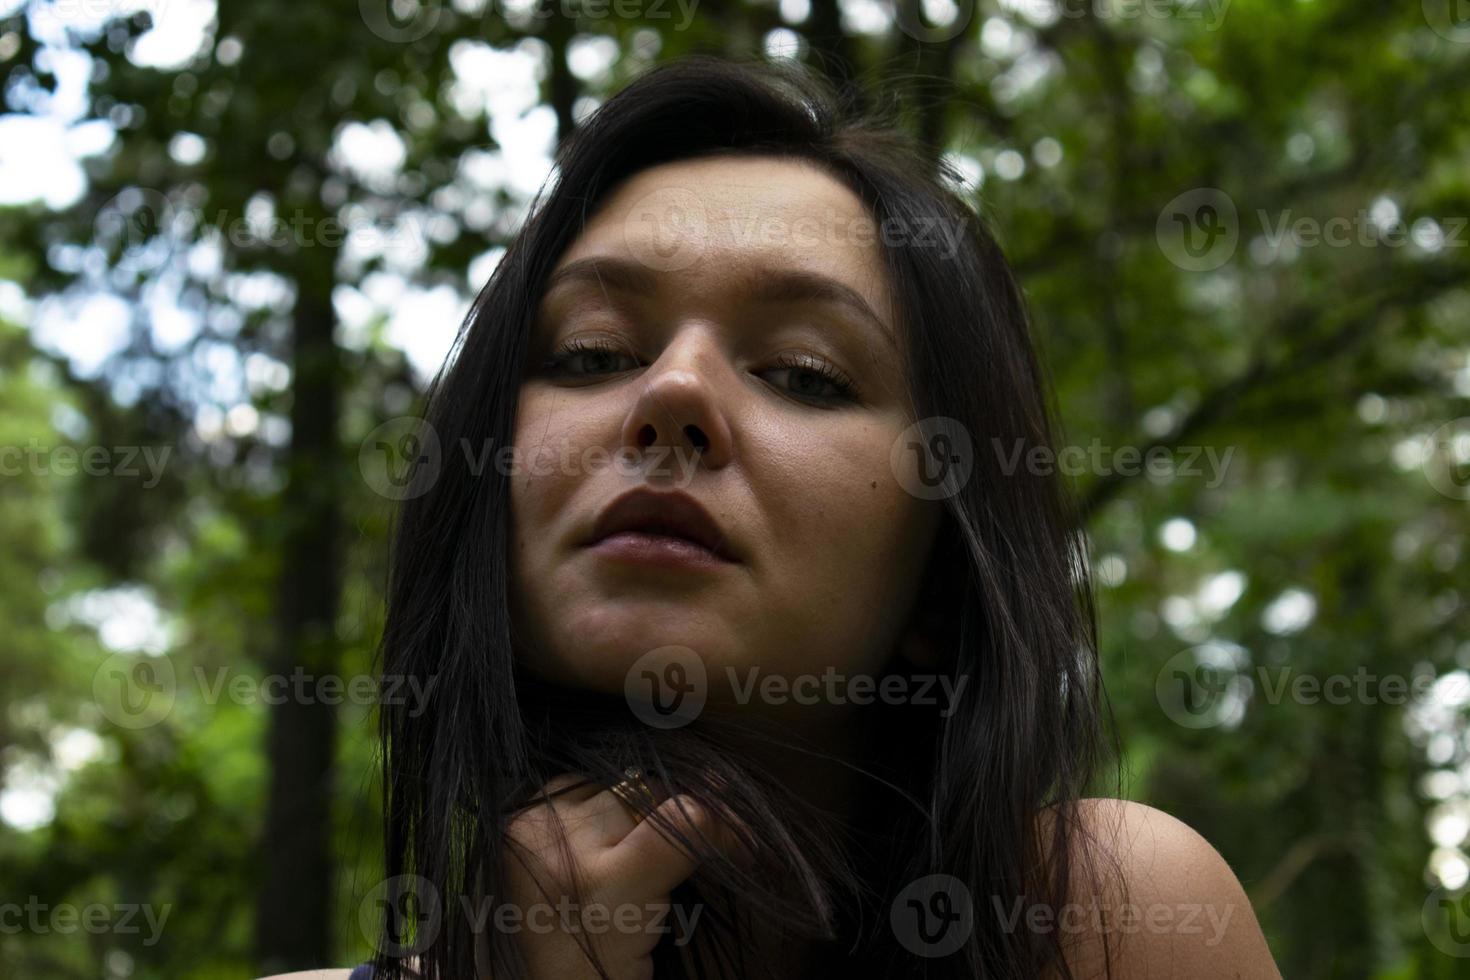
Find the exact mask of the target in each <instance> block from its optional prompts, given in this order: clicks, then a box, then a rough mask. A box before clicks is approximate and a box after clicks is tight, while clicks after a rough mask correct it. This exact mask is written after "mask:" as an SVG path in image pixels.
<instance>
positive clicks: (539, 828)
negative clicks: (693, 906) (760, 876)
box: [486, 774, 736, 980]
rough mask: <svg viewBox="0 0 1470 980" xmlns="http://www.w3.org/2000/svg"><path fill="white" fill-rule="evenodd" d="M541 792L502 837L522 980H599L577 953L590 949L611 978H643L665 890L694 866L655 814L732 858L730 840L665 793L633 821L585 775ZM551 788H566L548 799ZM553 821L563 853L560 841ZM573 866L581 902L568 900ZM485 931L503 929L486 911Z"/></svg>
mask: <svg viewBox="0 0 1470 980" xmlns="http://www.w3.org/2000/svg"><path fill="white" fill-rule="evenodd" d="M579 784H581V785H579ZM569 787H575V788H569ZM544 789H545V791H546V793H547V794H548V795H550V800H549V802H547V801H543V802H541V803H539V804H537V805H534V806H532V807H530V808H529V809H527V810H525V811H523V812H521V813H519V814H517V815H516V816H515V817H514V818H513V819H512V820H511V823H510V825H509V827H508V828H507V831H506V837H507V848H506V860H505V869H506V870H505V874H506V892H507V899H508V902H509V904H510V906H511V909H510V910H508V911H509V912H511V913H514V915H515V921H517V922H518V923H519V925H518V926H517V927H515V929H514V936H515V942H516V946H517V948H518V950H519V952H520V954H521V956H522V957H523V958H524V959H525V961H526V963H527V964H528V966H529V968H530V975H531V976H532V977H534V978H536V980H542V978H545V980H581V978H594V977H597V975H598V974H597V971H596V970H595V969H594V967H593V965H592V961H591V960H590V959H589V958H588V956H587V953H586V952H585V951H584V947H585V946H586V945H588V944H589V943H590V945H591V946H592V948H593V949H594V950H595V951H596V953H597V955H598V957H599V958H600V960H601V962H602V966H603V968H604V969H605V970H606V971H607V972H608V975H609V976H611V977H613V978H614V980H648V978H651V977H652V976H653V957H652V953H653V950H654V947H655V946H657V945H658V941H659V939H660V938H661V936H662V935H663V934H664V933H666V932H668V931H670V929H671V928H672V921H671V920H670V916H669V893H670V892H671V891H673V889H674V888H675V886H677V885H679V884H680V883H682V882H683V881H684V880H685V879H687V878H688V877H689V876H690V875H691V874H692V873H693V872H694V869H695V868H696V867H697V865H698V861H697V859H696V858H695V857H694V856H693V855H691V854H689V853H687V852H686V851H685V850H684V849H683V848H682V847H680V846H679V845H678V844H677V843H675V841H674V840H671V839H669V838H668V837H665V836H664V834H665V833H667V831H661V830H660V828H659V826H658V820H659V818H660V817H662V818H664V820H665V821H667V822H668V823H670V824H672V825H673V826H674V827H676V828H678V829H679V831H680V832H681V833H682V834H683V835H685V836H686V837H688V838H689V839H690V840H691V841H694V842H696V843H697V842H699V840H700V837H701V835H702V836H703V837H704V838H705V839H707V840H708V841H709V842H710V843H711V844H713V845H714V846H715V847H716V848H717V849H718V850H719V851H720V852H721V853H724V854H730V855H734V854H735V853H736V840H735V838H734V835H733V834H731V833H730V832H729V830H728V828H726V827H724V826H723V825H722V824H721V822H720V821H719V820H717V819H716V818H715V817H714V816H713V814H711V813H710V812H709V811H708V810H707V809H706V808H704V807H702V806H700V805H699V804H698V803H696V802H695V801H694V800H693V799H692V798H690V797H688V796H673V797H670V798H669V799H667V800H665V801H664V802H663V803H661V804H660V805H659V806H658V808H657V811H656V812H655V814H654V815H651V816H649V817H648V818H647V819H645V820H643V821H642V822H638V823H635V821H634V818H633V814H632V811H630V810H629V808H628V807H627V805H626V804H624V803H623V802H622V801H621V800H620V799H618V797H617V796H615V795H614V794H613V793H612V792H611V791H610V790H607V789H603V788H602V787H601V786H599V785H597V784H595V783H588V782H586V781H585V777H582V776H578V775H573V774H567V775H563V776H559V777H557V778H556V779H553V780H551V781H550V782H548V783H547V784H546V786H545V787H544ZM559 790H565V792H562V793H560V794H558V795H551V794H557V792H558V791H559ZM558 820H559V821H560V824H561V829H562V830H564V831H565V834H566V851H569V852H570V853H569V854H567V853H566V852H565V851H563V849H562V848H561V847H560V845H559V834H558V827H557V823H558ZM568 858H570V860H568ZM574 868H575V870H576V872H577V875H576V877H577V878H578V880H579V881H580V884H581V886H582V889H581V901H580V903H577V902H575V901H574V899H573V896H572V891H573V890H572V880H573V875H572V871H573V869H574ZM694 921H695V922H697V919H695V920H694ZM486 928H489V929H494V928H505V927H504V926H497V924H496V921H495V919H494V913H493V912H492V918H491V919H490V921H488V922H487V923H486Z"/></svg>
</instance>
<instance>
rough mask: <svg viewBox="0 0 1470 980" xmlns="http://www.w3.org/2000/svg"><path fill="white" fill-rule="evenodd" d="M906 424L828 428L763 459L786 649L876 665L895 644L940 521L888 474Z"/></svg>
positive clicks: (933, 508) (898, 421) (932, 507)
mask: <svg viewBox="0 0 1470 980" xmlns="http://www.w3.org/2000/svg"><path fill="white" fill-rule="evenodd" d="M905 424H906V423H905V422H904V421H903V420H902V419H901V418H898V417H895V418H893V419H891V420H889V419H885V420H884V421H883V422H882V423H881V424H880V423H869V424H866V425H857V426H853V427H851V428H847V427H841V426H833V427H831V428H830V429H828V430H827V431H825V432H823V433H822V438H821V439H820V440H817V439H807V440H802V439H800V438H792V439H790V440H788V441H787V442H786V443H785V445H784V447H783V449H782V450H781V452H780V455H776V456H773V457H772V458H771V463H770V467H769V470H768V479H769V480H770V482H771V485H769V486H765V487H762V488H760V492H761V493H762V494H763V495H764V496H765V498H766V499H767V500H769V501H772V507H773V521H772V525H771V526H772V527H773V529H774V530H775V535H774V538H773V541H772V551H771V553H770V555H769V558H770V560H771V561H772V562H773V563H774V565H775V567H774V568H772V570H771V571H772V574H773V575H774V577H775V578H776V579H777V580H778V582H779V583H780V584H779V585H778V587H777V588H775V589H774V590H773V591H772V595H773V597H776V598H777V599H778V601H781V602H783V603H787V604H789V609H788V610H786V611H787V612H788V615H786V616H784V617H782V618H783V619H785V620H786V621H787V622H788V623H790V624H791V628H792V629H793V630H794V631H798V632H799V633H800V634H801V636H800V637H799V638H796V639H794V640H793V642H792V646H793V647H794V648H797V649H801V648H802V647H801V646H799V644H813V645H810V646H808V647H806V648H807V649H812V650H816V649H822V650H824V651H825V653H826V655H827V657H828V658H832V659H835V660H836V662H839V663H840V662H843V661H849V662H850V661H851V660H852V659H853V658H854V657H856V658H858V659H861V660H864V661H867V662H868V663H875V662H876V661H878V660H880V659H881V658H882V657H883V656H884V654H885V652H886V649H887V648H888V646H889V645H890V644H891V643H892V642H893V641H894V639H895V638H896V637H897V635H898V631H899V629H900V628H901V625H902V621H903V618H904V616H905V615H906V613H907V612H908V608H909V606H910V604H911V603H912V601H913V597H914V594H915V592H916V590H917V585H918V579H919V577H920V574H921V572H922V570H923V564H924V560H925V558H926V556H927V554H928V552H929V549H930V546H931V545H932V542H933V533H934V528H935V527H936V526H937V523H938V516H939V512H938V508H937V505H933V504H932V502H929V501H922V500H919V499H917V498H915V497H914V496H912V495H911V494H909V493H907V492H906V491H905V490H904V487H903V484H902V483H901V482H900V480H899V479H898V477H896V476H895V475H894V472H893V470H892V468H891V466H890V463H889V458H890V450H891V449H892V446H893V443H894V440H896V439H897V438H898V437H899V435H900V434H901V433H902V432H903V430H904V428H905ZM819 636H820V637H825V639H823V640H821V641H817V640H816V639H815V638H816V637H819ZM859 651H865V652H859Z"/></svg>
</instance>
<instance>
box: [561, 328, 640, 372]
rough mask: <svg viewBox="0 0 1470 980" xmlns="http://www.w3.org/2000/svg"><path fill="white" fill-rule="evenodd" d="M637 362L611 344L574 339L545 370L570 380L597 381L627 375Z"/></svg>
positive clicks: (564, 345)
mask: <svg viewBox="0 0 1470 980" xmlns="http://www.w3.org/2000/svg"><path fill="white" fill-rule="evenodd" d="M637 366H638V360H637V359H636V358H635V357H634V356H633V355H632V354H629V353H628V352H627V351H623V350H619V349H618V348H616V347H614V346H613V345H612V344H609V343H605V342H601V341H596V340H587V339H585V338H581V337H577V338H573V339H572V340H569V341H568V342H567V343H565V344H563V345H562V346H561V347H559V348H557V349H556V351H554V352H553V353H552V355H551V356H550V357H548V358H547V359H546V364H545V370H546V371H548V372H550V373H553V374H560V375H563V376H565V377H571V378H588V377H597V376H600V375H605V374H618V373H621V372H623V371H631V370H632V369H633V368H636V367H637Z"/></svg>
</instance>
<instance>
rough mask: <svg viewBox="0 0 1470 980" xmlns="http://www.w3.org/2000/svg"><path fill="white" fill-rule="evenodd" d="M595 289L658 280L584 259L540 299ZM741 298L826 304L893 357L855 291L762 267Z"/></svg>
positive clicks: (649, 287) (812, 275)
mask: <svg viewBox="0 0 1470 980" xmlns="http://www.w3.org/2000/svg"><path fill="white" fill-rule="evenodd" d="M571 284H585V285H595V286H597V287H599V288H600V289H602V291H603V293H604V294H606V292H607V291H608V290H617V291H619V292H626V293H639V294H644V295H648V294H652V293H656V292H658V289H659V276H658V274H657V273H656V272H654V271H653V270H652V269H650V268H648V267H647V266H645V265H643V264H641V263H638V262H629V261H627V260H625V259H618V258H606V257H601V258H599V257H595V256H594V257H590V258H585V259H578V260H577V261H575V262H569V263H567V264H566V265H565V266H563V267H562V268H560V269H558V270H557V271H556V272H554V273H552V274H551V277H550V278H549V279H548V280H547V282H546V290H545V295H548V296H549V295H550V294H551V292H552V291H553V290H554V289H556V288H558V287H560V286H563V285H571ZM740 291H741V293H742V295H745V296H748V297H749V298H750V299H751V300H753V301H754V302H757V303H827V304H831V305H833V306H840V307H842V308H844V309H846V310H847V311H848V312H849V313H852V314H854V315H856V316H857V317H858V318H859V319H861V320H863V321H866V322H867V323H868V324H869V325H870V326H872V328H873V329H874V330H876V331H877V332H878V334H879V335H880V336H881V337H882V338H883V339H884V340H886V341H887V342H888V344H889V346H890V347H892V348H893V349H894V350H895V351H896V350H897V349H898V344H897V343H896V342H895V341H894V339H893V334H892V333H891V332H890V331H889V329H888V326H887V325H886V324H885V323H884V322H883V320H882V318H881V317H879V316H878V314H877V313H875V312H874V311H873V308H872V306H870V305H869V304H868V301H867V300H865V299H863V297H862V295H861V294H860V293H858V291H857V290H855V289H853V288H852V287H851V286H848V285H847V284H845V283H842V282H838V281H837V280H836V279H833V278H831V277H830V276H825V275H822V274H821V273H820V272H809V271H807V270H804V269H781V268H773V267H770V266H762V267H760V268H757V269H755V270H753V271H752V272H751V273H750V274H749V275H748V276H747V277H746V278H745V280H744V281H743V282H742V283H741V284H740Z"/></svg>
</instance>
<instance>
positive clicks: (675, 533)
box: [584, 487, 740, 566]
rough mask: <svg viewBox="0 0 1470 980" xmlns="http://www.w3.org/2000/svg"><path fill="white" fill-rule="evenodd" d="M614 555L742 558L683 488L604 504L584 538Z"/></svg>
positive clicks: (669, 559)
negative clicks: (586, 536) (590, 531)
mask: <svg viewBox="0 0 1470 980" xmlns="http://www.w3.org/2000/svg"><path fill="white" fill-rule="evenodd" d="M584 544H585V546H586V547H589V548H592V549H594V550H596V551H597V552H598V553H599V554H600V555H602V556H603V557H606V558H611V559H620V560H625V561H635V562H640V563H652V564H659V565H674V566H712V565H723V564H730V563H734V562H738V561H739V560H740V559H739V558H738V556H737V555H736V554H735V552H734V551H733V549H731V547H730V540H729V536H728V535H727V534H726V533H725V531H724V529H723V528H722V527H720V525H719V522H717V521H716V520H715V519H714V518H713V517H711V516H710V513H709V511H707V510H705V509H704V507H703V505H701V504H700V503H699V501H697V500H695V499H694V498H693V497H691V496H690V495H689V494H687V493H682V492H680V491H655V490H649V489H648V488H646V487H639V488H637V489H634V490H629V491H628V492H627V493H624V494H623V495H622V496H620V497H618V498H617V499H615V500H613V502H612V503H610V504H608V505H607V506H606V507H604V508H603V510H602V513H601V514H599V515H598V517H597V521H596V523H595V524H594V525H593V527H592V533H591V535H589V536H588V538H587V540H586V541H585V542H584Z"/></svg>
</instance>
